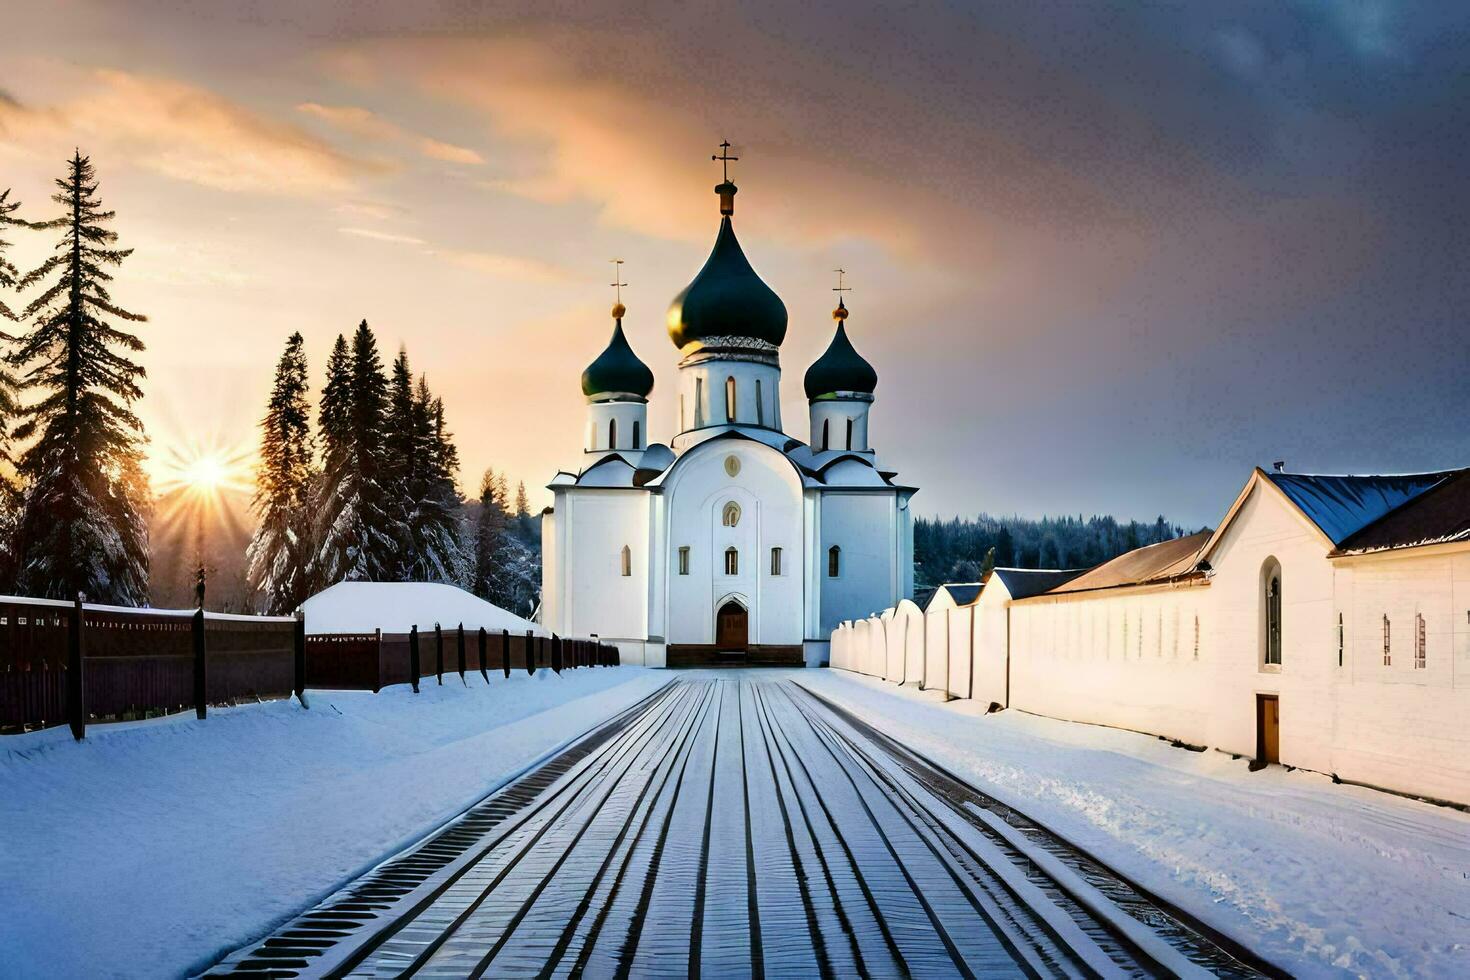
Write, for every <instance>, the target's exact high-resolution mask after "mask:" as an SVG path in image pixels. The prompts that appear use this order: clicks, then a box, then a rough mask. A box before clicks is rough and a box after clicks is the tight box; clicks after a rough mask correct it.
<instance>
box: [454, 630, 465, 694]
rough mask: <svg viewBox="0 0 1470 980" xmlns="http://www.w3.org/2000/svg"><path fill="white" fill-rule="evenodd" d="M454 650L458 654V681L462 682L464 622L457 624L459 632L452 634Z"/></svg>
mask: <svg viewBox="0 0 1470 980" xmlns="http://www.w3.org/2000/svg"><path fill="white" fill-rule="evenodd" d="M454 652H455V653H456V654H457V655H458V656H459V682H460V683H461V684H463V683H464V623H460V624H459V632H458V633H456V634H455V636H454Z"/></svg>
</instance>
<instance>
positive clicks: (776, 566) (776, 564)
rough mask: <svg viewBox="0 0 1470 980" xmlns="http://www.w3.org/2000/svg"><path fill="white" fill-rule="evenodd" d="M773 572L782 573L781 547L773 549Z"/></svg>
mask: <svg viewBox="0 0 1470 980" xmlns="http://www.w3.org/2000/svg"><path fill="white" fill-rule="evenodd" d="M771 574H772V575H780V574H781V549H780V548H772V549H771Z"/></svg>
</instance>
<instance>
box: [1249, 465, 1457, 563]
mask: <svg viewBox="0 0 1470 980" xmlns="http://www.w3.org/2000/svg"><path fill="white" fill-rule="evenodd" d="M1460 472H1464V471H1462V470H1447V471H1441V472H1438V473H1410V474H1405V475H1401V476H1322V475H1312V474H1308V473H1265V474H1264V475H1265V477H1266V479H1268V480H1270V481H1271V482H1272V484H1274V485H1275V487H1276V488H1277V489H1278V490H1280V491H1281V492H1282V493H1284V494H1285V495H1286V497H1287V499H1289V500H1290V501H1291V502H1292V503H1294V504H1296V506H1297V507H1298V508H1299V509H1300V510H1301V512H1302V513H1303V514H1305V515H1306V516H1307V518H1308V519H1309V520H1310V521H1311V522H1312V523H1313V524H1315V525H1317V527H1318V528H1320V529H1321V530H1322V533H1323V534H1325V535H1326V536H1327V537H1328V538H1329V539H1331V541H1332V543H1333V544H1334V545H1339V546H1341V545H1342V544H1343V543H1344V542H1345V541H1346V540H1347V539H1348V538H1349V537H1351V536H1352V535H1354V534H1356V533H1357V532H1359V531H1361V530H1363V528H1365V527H1367V526H1368V525H1369V524H1371V523H1373V522H1374V521H1376V520H1378V519H1379V518H1381V517H1383V516H1384V515H1386V514H1388V513H1390V512H1391V511H1394V510H1397V509H1398V508H1399V507H1402V506H1403V505H1404V504H1406V503H1408V502H1409V501H1411V500H1413V499H1414V498H1416V497H1418V496H1419V495H1420V494H1422V493H1424V492H1425V491H1427V490H1430V489H1431V488H1433V487H1436V486H1438V485H1439V484H1441V483H1443V482H1445V481H1446V480H1447V479H1449V478H1450V477H1452V476H1455V475H1456V474H1457V473H1460Z"/></svg>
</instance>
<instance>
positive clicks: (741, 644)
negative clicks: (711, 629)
mask: <svg viewBox="0 0 1470 980" xmlns="http://www.w3.org/2000/svg"><path fill="white" fill-rule="evenodd" d="M749 623H750V620H749V617H748V614H747V613H746V611H745V607H744V606H742V605H741V604H740V603H738V602H736V601H735V600H733V599H731V600H730V601H729V602H727V603H725V604H724V605H723V606H721V607H720V611H719V612H718V613H717V614H716V615H715V646H717V647H719V648H720V649H721V650H744V649H745V646H746V643H747V641H748V635H747V634H748V631H749Z"/></svg>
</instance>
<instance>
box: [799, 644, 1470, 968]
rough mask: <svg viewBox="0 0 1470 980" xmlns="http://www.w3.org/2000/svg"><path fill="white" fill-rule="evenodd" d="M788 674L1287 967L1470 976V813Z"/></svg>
mask: <svg viewBox="0 0 1470 980" xmlns="http://www.w3.org/2000/svg"><path fill="white" fill-rule="evenodd" d="M793 677H794V679H795V680H797V681H798V682H800V683H802V684H805V685H806V686H807V687H809V688H810V689H811V690H813V691H815V692H816V693H818V694H821V695H822V696H824V697H826V698H829V699H830V700H832V701H833V702H835V703H838V704H841V705H843V706H844V707H846V708H848V709H849V710H851V711H853V712H854V713H856V714H858V715H861V716H862V717H864V718H865V719H867V720H869V721H870V722H873V723H875V724H876V725H877V726H878V727H880V728H881V729H882V730H883V731H884V732H886V733H887V734H889V735H891V736H892V737H894V738H896V739H899V740H901V741H903V742H904V743H905V744H907V745H911V746H912V747H914V748H915V749H916V750H917V751H919V752H921V753H923V754H925V755H927V756H929V757H930V758H932V759H934V760H935V761H937V762H939V763H940V764H941V765H944V766H945V767H947V768H950V769H952V770H953V771H954V772H956V773H957V774H959V775H961V776H963V777H964V778H966V779H968V780H969V781H970V782H972V783H973V784H974V785H975V786H977V787H978V788H980V789H982V790H984V791H986V792H988V793H990V794H992V795H993V796H995V797H996V798H998V799H1000V800H1003V801H1004V802H1006V803H1007V804H1010V805H1012V806H1015V807H1016V808H1017V809H1019V810H1021V811H1022V812H1023V813H1026V814H1027V815H1029V816H1031V817H1033V818H1035V819H1036V820H1039V821H1040V822H1042V823H1044V824H1046V825H1047V826H1048V827H1050V828H1051V829H1052V830H1054V831H1056V832H1057V833H1059V834H1061V835H1062V836H1063V837H1065V838H1067V839H1068V840H1070V841H1072V842H1073V843H1074V844H1077V845H1078V846H1080V847H1082V848H1085V849H1086V850H1089V851H1091V852H1092V853H1093V854H1095V855H1097V856H1098V857H1099V858H1100V859H1102V860H1103V861H1105V862H1107V863H1108V864H1111V865H1112V866H1113V867H1115V868H1117V869H1118V870H1119V871H1121V872H1123V873H1124V874H1126V875H1128V876H1129V877H1131V878H1133V879H1134V880H1135V881H1137V882H1138V883H1139V884H1141V885H1143V886H1144V887H1145V888H1148V889H1150V890H1151V891H1153V892H1155V893H1156V894H1158V895H1160V896H1162V897H1163V898H1165V899H1167V900H1169V901H1171V902H1174V903H1175V904H1177V905H1179V906H1180V907H1181V908H1184V909H1186V910H1188V911H1189V912H1190V913H1192V914H1194V915H1195V916H1197V917H1198V918H1199V919H1201V920H1202V921H1204V922H1207V923H1209V924H1210V925H1211V926H1213V927H1214V928H1216V929H1219V930H1220V931H1221V932H1224V933H1226V934H1227V935H1230V936H1232V937H1234V938H1235V939H1237V940H1239V941H1240V942H1241V943H1243V944H1245V945H1246V946H1248V947H1250V948H1251V949H1253V950H1256V951H1258V952H1259V953H1260V954H1261V955H1263V956H1265V957H1266V958H1267V959H1269V960H1271V961H1272V962H1274V963H1276V964H1278V965H1280V966H1281V967H1283V968H1284V969H1286V970H1288V971H1290V972H1291V973H1293V974H1296V975H1298V976H1305V977H1328V976H1355V975H1371V976H1467V975H1470V815H1467V814H1464V813H1460V812H1457V811H1455V810H1450V809H1447V808H1443V807H1435V806H1430V805H1428V804H1424V803H1418V802H1415V801H1412V800H1406V799H1401V798H1399V797H1395V796H1391V795H1389V794H1386V793H1378V792H1374V791H1372V790H1367V789H1361V788H1358V787H1353V786H1336V785H1333V783H1332V781H1331V780H1330V779H1328V778H1327V777H1325V776H1319V775H1316V774H1313V773H1306V772H1300V771H1298V772H1288V771H1286V770H1285V769H1281V768H1277V767H1273V768H1270V769H1266V770H1263V771H1261V772H1258V773H1251V772H1249V771H1248V770H1247V768H1246V762H1245V760H1232V759H1231V758H1230V757H1229V756H1228V755H1224V754H1222V753H1219V752H1206V753H1195V752H1188V751H1185V750H1182V749H1175V748H1171V747H1169V746H1168V745H1167V744H1166V743H1164V742H1161V741H1159V740H1158V739H1156V738H1151V737H1149V736H1146V735H1136V734H1133V733H1131V732H1123V731H1116V730H1113V729H1108V728H1101V727H1097V726H1093V725H1079V724H1073V723H1070V722H1063V721H1055V720H1052V719H1048V718H1040V717H1036V716H1034V715H1026V714H1022V713H1019V712H1015V711H1005V712H1001V713H999V714H995V715H988V716H980V715H978V714H977V712H978V711H980V710H983V709H981V708H979V707H978V706H977V705H976V704H975V702H972V701H956V702H952V703H950V704H947V705H946V704H941V703H935V702H934V701H932V700H927V699H925V696H924V695H923V694H921V693H917V692H913V691H910V690H908V689H901V688H897V687H895V686H894V685H892V684H885V683H883V682H882V681H878V680H875V679H872V678H866V677H860V676H858V675H855V674H849V673H846V672H842V671H833V670H809V671H803V672H801V673H797V674H793Z"/></svg>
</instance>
